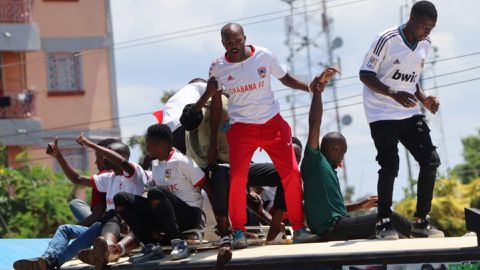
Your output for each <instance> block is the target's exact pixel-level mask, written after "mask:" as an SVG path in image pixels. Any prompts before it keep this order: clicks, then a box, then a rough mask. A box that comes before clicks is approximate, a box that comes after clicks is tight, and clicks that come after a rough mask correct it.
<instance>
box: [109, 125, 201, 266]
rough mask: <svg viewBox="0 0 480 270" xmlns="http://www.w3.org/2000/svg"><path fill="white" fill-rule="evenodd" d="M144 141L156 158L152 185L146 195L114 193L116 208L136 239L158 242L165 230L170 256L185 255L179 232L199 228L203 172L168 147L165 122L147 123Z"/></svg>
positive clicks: (185, 246)
mask: <svg viewBox="0 0 480 270" xmlns="http://www.w3.org/2000/svg"><path fill="white" fill-rule="evenodd" d="M145 141H146V145H147V151H148V153H149V155H150V156H151V157H152V158H154V159H158V161H159V162H158V164H155V163H154V164H153V167H152V178H153V183H152V184H153V185H154V186H153V187H152V188H150V189H149V190H148V194H147V197H146V198H145V197H142V196H140V195H135V194H129V193H126V192H121V193H119V194H117V195H116V196H115V197H114V202H115V205H116V209H117V212H118V214H119V215H120V216H121V217H122V218H123V219H124V220H125V222H126V223H127V224H128V225H129V226H130V228H131V230H132V232H133V234H134V235H135V237H136V238H137V239H138V240H139V241H140V242H142V243H143V244H145V245H147V244H152V243H153V244H158V243H159V242H160V238H159V237H156V235H158V233H159V232H160V233H165V234H166V237H167V238H168V240H170V241H171V245H172V252H171V258H172V259H173V260H178V259H182V258H186V257H188V256H189V250H188V246H187V243H186V241H185V240H182V239H181V236H180V233H181V232H182V231H185V230H190V229H198V228H200V224H201V218H202V209H201V207H202V205H203V196H202V194H201V187H202V184H203V183H204V180H205V178H206V176H205V173H204V172H203V171H202V170H201V169H200V168H199V167H198V165H197V164H196V163H195V162H194V161H193V160H192V159H190V158H189V157H187V156H185V155H183V154H182V153H181V152H180V151H178V150H176V149H175V148H173V147H172V132H171V131H170V128H169V127H168V126H167V125H164V124H156V125H152V126H150V127H149V128H148V130H147V135H146V140H145ZM206 192H207V193H209V192H210V191H209V190H206ZM157 249H158V248H157Z"/></svg>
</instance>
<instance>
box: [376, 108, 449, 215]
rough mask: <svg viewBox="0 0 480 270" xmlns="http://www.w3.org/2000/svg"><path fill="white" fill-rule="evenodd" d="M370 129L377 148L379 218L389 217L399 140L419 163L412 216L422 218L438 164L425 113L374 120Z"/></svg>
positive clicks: (398, 160)
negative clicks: (414, 206) (398, 118)
mask: <svg viewBox="0 0 480 270" xmlns="http://www.w3.org/2000/svg"><path fill="white" fill-rule="evenodd" d="M370 131H371V135H372V138H373V141H374V143H375V147H376V148H377V158H376V160H377V161H378V164H379V165H380V170H379V171H378V184H377V191H378V218H386V217H389V216H390V214H391V212H392V210H391V206H392V195H393V183H394V181H395V178H396V177H397V175H398V168H399V163H400V159H399V157H398V148H397V145H398V142H401V143H402V144H403V145H404V146H405V148H407V150H408V151H409V152H410V153H411V154H412V155H413V157H414V158H415V160H416V161H417V162H418V164H419V165H420V173H419V175H418V183H417V209H416V212H415V217H420V218H424V217H425V216H426V215H427V214H428V213H429V212H430V209H431V205H432V198H433V188H434V185H435V178H436V174H437V168H438V166H440V158H439V156H438V153H437V151H436V150H435V149H436V147H435V146H434V145H433V143H432V139H431V138H430V129H429V128H428V125H427V123H426V122H425V120H424V117H423V116H413V117H411V118H407V119H403V120H387V121H377V122H373V123H370Z"/></svg>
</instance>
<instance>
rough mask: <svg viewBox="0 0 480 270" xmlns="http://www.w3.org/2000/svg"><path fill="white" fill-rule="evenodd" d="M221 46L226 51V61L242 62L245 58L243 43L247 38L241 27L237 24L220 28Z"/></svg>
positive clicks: (229, 24)
mask: <svg viewBox="0 0 480 270" xmlns="http://www.w3.org/2000/svg"><path fill="white" fill-rule="evenodd" d="M220 33H221V35H222V44H223V47H224V48H225V50H226V51H227V57H228V60H230V61H233V62H239V61H242V60H243V58H244V57H245V55H246V53H245V41H246V40H247V37H246V36H245V34H244V33H243V27H242V26H241V25H240V24H238V23H228V24H226V25H225V26H223V27H222V30H221V32H220Z"/></svg>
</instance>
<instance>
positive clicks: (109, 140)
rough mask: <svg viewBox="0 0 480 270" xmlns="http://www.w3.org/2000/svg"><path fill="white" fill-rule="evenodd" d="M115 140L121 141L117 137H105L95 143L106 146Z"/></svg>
mask: <svg viewBox="0 0 480 270" xmlns="http://www.w3.org/2000/svg"><path fill="white" fill-rule="evenodd" d="M116 142H121V141H120V140H119V139H115V138H106V139H103V140H100V141H98V143H97V144H98V145H100V146H102V147H108V146H109V145H110V144H112V143H116Z"/></svg>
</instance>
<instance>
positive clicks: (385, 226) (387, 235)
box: [376, 218, 398, 240]
mask: <svg viewBox="0 0 480 270" xmlns="http://www.w3.org/2000/svg"><path fill="white" fill-rule="evenodd" d="M376 232H377V239H379V240H397V239H398V233H397V231H396V230H395V228H393V225H392V222H390V218H384V219H381V220H379V221H378V222H377V225H376Z"/></svg>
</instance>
